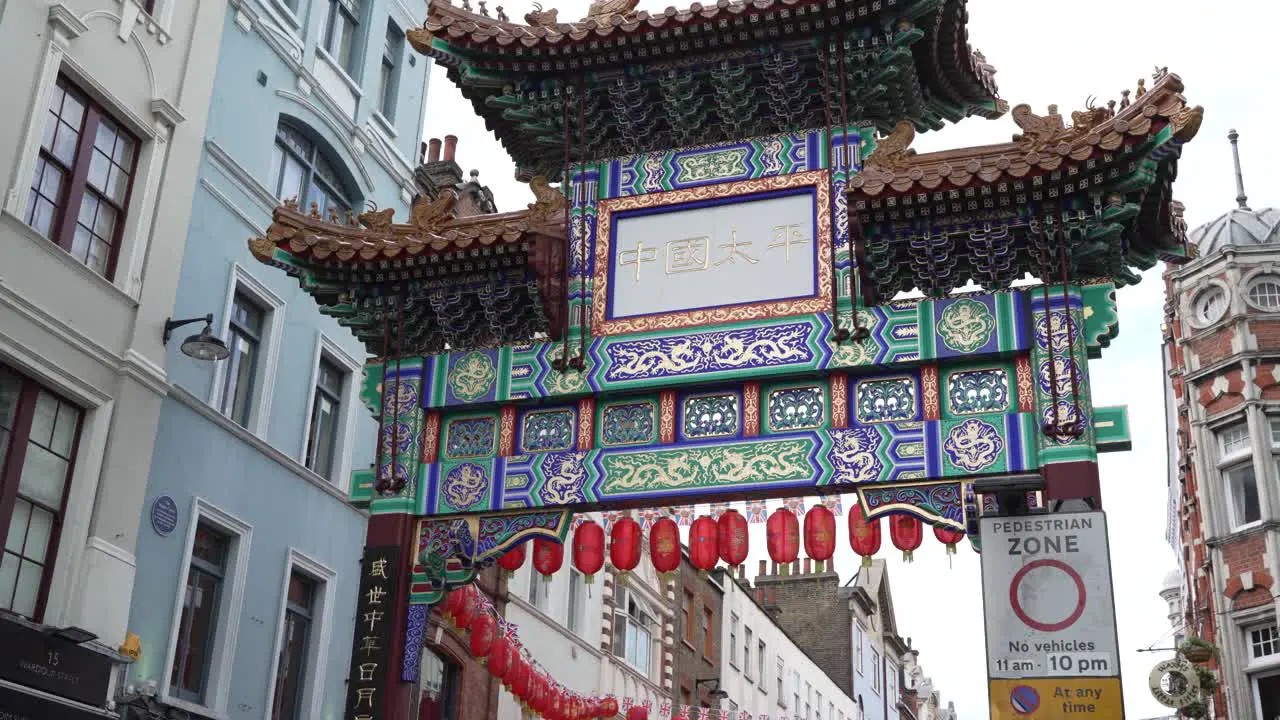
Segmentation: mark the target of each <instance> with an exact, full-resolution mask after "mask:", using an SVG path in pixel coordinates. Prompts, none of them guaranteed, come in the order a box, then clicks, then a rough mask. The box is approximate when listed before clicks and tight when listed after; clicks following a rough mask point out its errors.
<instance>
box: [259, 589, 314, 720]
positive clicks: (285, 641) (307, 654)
mask: <svg viewBox="0 0 1280 720" xmlns="http://www.w3.org/2000/svg"><path fill="white" fill-rule="evenodd" d="M295 578H296V579H298V580H299V582H300V583H301V584H302V585H303V586H304V587H305V588H306V590H307V602H306V605H302V604H299V603H295V602H294V601H293V600H291V599H290V598H289V593H290V590H291V589H292V587H293V582H294V579H295ZM322 588H323V581H321V580H317V579H316V578H313V577H311V576H310V575H307V574H305V573H302V572H299V571H298V569H297V568H293V569H292V570H291V571H290V573H289V583H288V585H287V586H286V587H285V608H284V618H283V620H284V625H283V627H282V628H281V634H280V653H279V655H278V656H277V658H276V676H275V685H274V686H273V691H272V703H271V705H272V706H271V718H272V720H298V719H299V718H301V717H303V715H302V713H303V711H304V710H305V707H304V703H305V701H306V686H307V672H308V671H309V670H310V668H309V667H308V665H309V662H308V661H309V660H310V659H311V645H312V642H313V637H312V634H311V632H312V629H313V623H314V621H315V611H316V599H317V598H318V597H319V595H320V593H321V592H322V591H323V590H322ZM295 622H296V623H298V625H299V626H301V628H302V631H301V632H302V639H301V641H300V642H299V643H298V644H297V647H299V648H300V649H301V655H300V657H298V658H297V663H298V668H297V675H296V678H295V683H296V684H295V685H294V688H293V698H292V702H293V712H292V713H285V712H284V710H285V709H284V707H283V702H284V700H285V699H286V698H285V696H284V695H283V694H282V693H281V689H282V688H283V687H284V685H285V683H286V682H287V681H288V679H289V678H288V677H287V675H286V673H288V672H289V671H290V670H291V669H293V666H292V665H290V664H288V663H286V659H287V658H288V655H289V650H290V647H291V646H290V644H289V637H290V630H291V628H293V627H294V624H293V623H295Z"/></svg>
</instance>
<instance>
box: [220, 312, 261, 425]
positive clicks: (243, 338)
mask: <svg viewBox="0 0 1280 720" xmlns="http://www.w3.org/2000/svg"><path fill="white" fill-rule="evenodd" d="M266 318H267V312H266V311H265V310H263V308H262V306H261V305H259V304H258V303H256V302H254V301H253V300H252V299H251V298H249V297H248V296H247V295H245V294H243V293H240V292H237V293H236V295H235V298H234V299H233V300H232V303H231V323H230V325H229V327H228V330H227V349H229V350H230V351H231V357H228V358H227V361H226V362H225V363H223V365H222V369H223V381H222V401H221V402H220V403H219V410H221V411H222V414H223V415H226V416H227V417H229V418H231V419H232V420H234V421H235V422H236V423H237V424H238V425H240V426H241V427H248V425H249V414H250V412H252V410H253V393H254V387H253V386H254V380H255V377H256V375H257V372H258V354H259V350H260V349H261V348H262V339H263V330H264V329H265V328H266Z"/></svg>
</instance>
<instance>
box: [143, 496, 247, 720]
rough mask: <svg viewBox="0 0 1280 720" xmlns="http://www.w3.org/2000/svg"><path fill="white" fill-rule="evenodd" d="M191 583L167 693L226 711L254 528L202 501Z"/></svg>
mask: <svg viewBox="0 0 1280 720" xmlns="http://www.w3.org/2000/svg"><path fill="white" fill-rule="evenodd" d="M189 532H190V540H189V543H188V546H187V551H186V553H185V556H186V558H185V559H186V568H187V569H186V581H185V583H184V584H183V585H182V587H181V588H180V592H179V595H178V596H177V598H176V601H177V602H176V604H175V608H174V610H175V615H174V619H173V624H172V626H171V630H170V632H171V639H170V643H169V647H170V648H171V652H170V653H169V658H168V662H169V665H168V668H167V672H166V675H165V679H166V682H165V687H164V695H165V699H166V700H168V701H170V702H171V703H176V704H178V705H179V707H181V706H182V705H184V704H186V705H189V706H195V707H203V708H208V709H212V710H214V711H216V712H222V711H225V704H226V698H227V694H228V691H229V689H230V680H231V659H232V657H233V655H234V653H235V637H236V632H237V628H238V623H237V622H236V621H235V618H238V617H239V615H240V607H241V604H242V601H243V592H244V581H245V569H246V567H247V561H246V559H247V556H248V551H249V550H248V549H249V537H250V528H249V526H248V525H246V524H244V523H243V522H241V521H239V520H237V519H235V518H233V517H231V516H230V515H227V514H226V513H223V512H222V511H220V510H218V509H217V508H214V507H213V506H211V505H209V504H207V503H205V502H204V501H203V500H200V499H196V500H195V505H194V507H193V511H192V522H191V529H190V531H189Z"/></svg>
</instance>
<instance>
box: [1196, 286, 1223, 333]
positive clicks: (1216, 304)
mask: <svg viewBox="0 0 1280 720" xmlns="http://www.w3.org/2000/svg"><path fill="white" fill-rule="evenodd" d="M1226 311H1227V294H1226V292H1224V291H1223V289H1222V288H1220V287H1218V286H1217V285H1212V286H1210V287H1208V288H1207V289H1205V290H1204V291H1202V292H1201V293H1200V294H1199V295H1196V296H1195V298H1194V299H1193V300H1192V301H1191V313H1192V318H1193V322H1194V324H1195V325H1198V326H1200V327H1205V326H1207V325H1212V324H1213V323H1215V322H1217V321H1218V319H1219V318H1221V317H1222V316H1223V314H1224V313H1226Z"/></svg>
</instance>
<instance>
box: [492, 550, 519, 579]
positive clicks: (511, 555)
mask: <svg viewBox="0 0 1280 720" xmlns="http://www.w3.org/2000/svg"><path fill="white" fill-rule="evenodd" d="M521 565H524V545H521V546H519V547H513V548H511V549H510V550H508V551H506V552H505V553H503V554H502V557H500V558H498V567H500V568H502V569H503V570H504V571H506V574H508V575H510V574H511V573H513V572H515V571H517V570H519V569H520V566H521Z"/></svg>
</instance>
